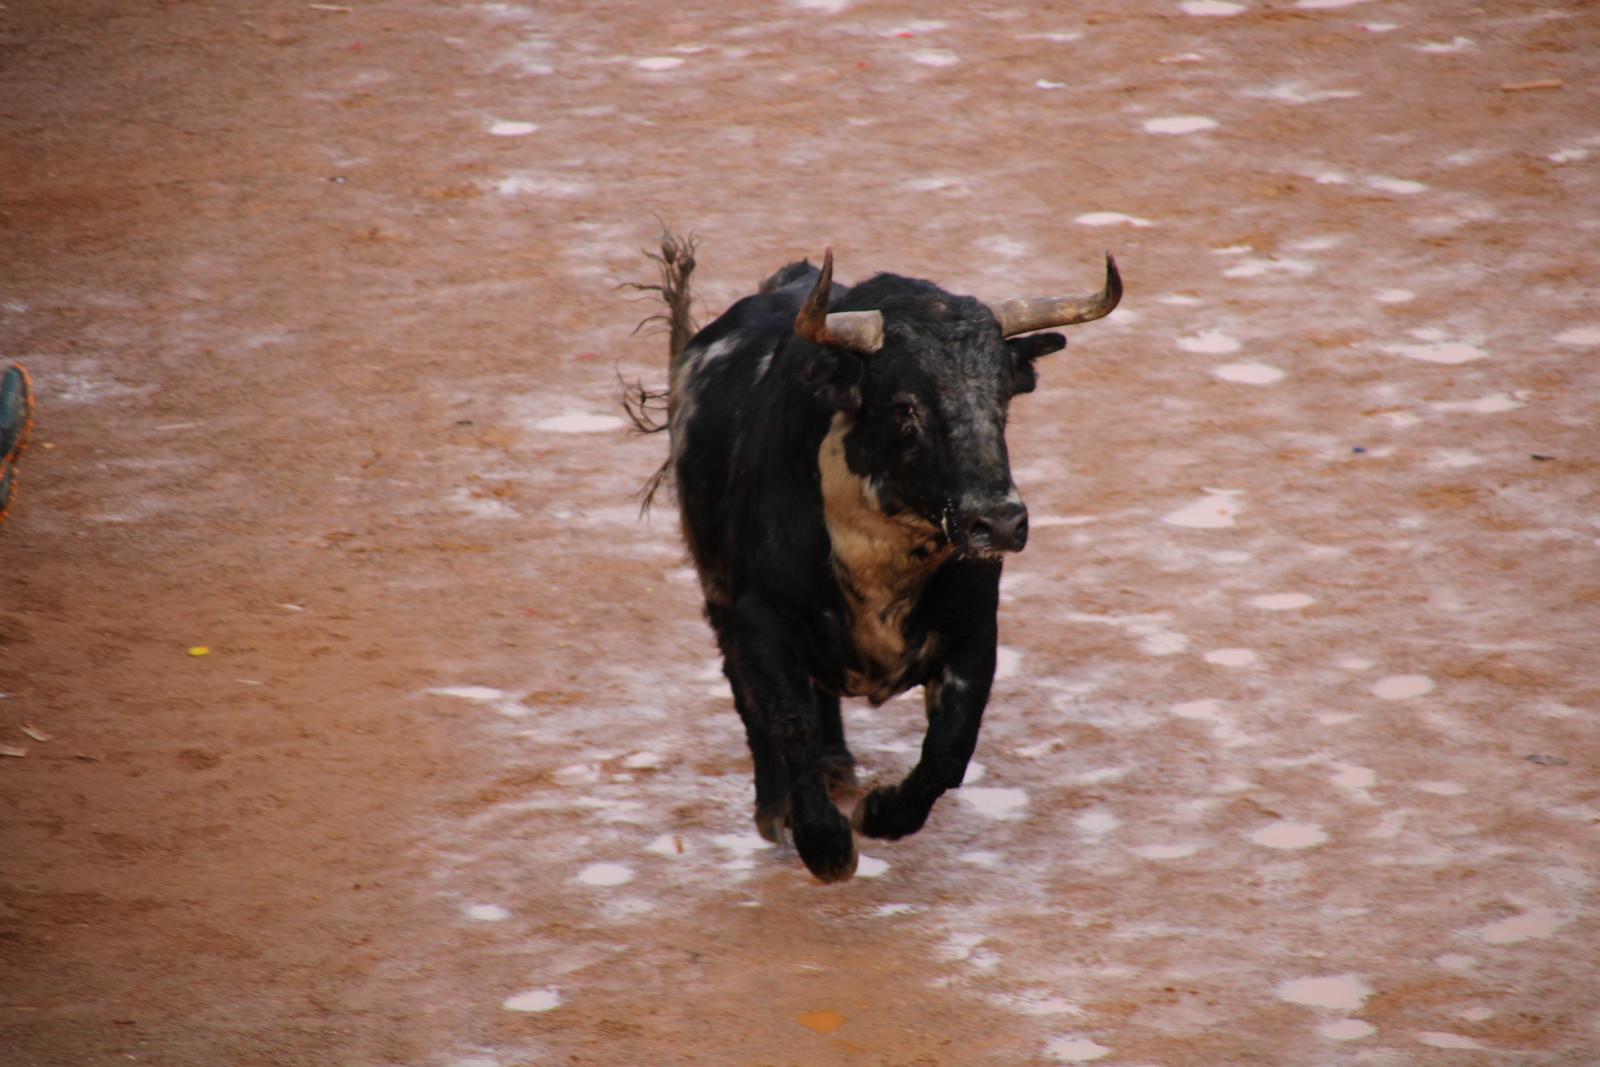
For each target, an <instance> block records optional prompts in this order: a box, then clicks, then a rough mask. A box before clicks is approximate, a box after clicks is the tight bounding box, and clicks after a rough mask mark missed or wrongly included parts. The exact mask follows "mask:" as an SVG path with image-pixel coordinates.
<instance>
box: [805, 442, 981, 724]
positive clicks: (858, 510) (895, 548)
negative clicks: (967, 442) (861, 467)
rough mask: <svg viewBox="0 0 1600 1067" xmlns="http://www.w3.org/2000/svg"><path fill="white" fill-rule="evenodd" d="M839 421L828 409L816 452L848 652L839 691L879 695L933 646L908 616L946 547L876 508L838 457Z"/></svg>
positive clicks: (915, 672) (901, 685) (909, 676)
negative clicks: (829, 421)
mask: <svg viewBox="0 0 1600 1067" xmlns="http://www.w3.org/2000/svg"><path fill="white" fill-rule="evenodd" d="M847 429H848V423H847V422H846V421H845V417H844V416H842V415H841V416H836V417H835V419H834V424H833V428H832V430H831V431H830V432H829V434H828V436H827V437H826V438H825V439H824V440H823V442H822V447H821V449H820V450H819V452H818V457H817V459H818V470H819V471H820V473H821V483H822V499H823V514H824V517H825V519H826V521H827V527H828V538H829V540H830V541H831V543H832V551H833V573H834V578H835V580H836V581H837V582H838V583H839V589H840V593H841V595H842V599H843V602H844V608H845V619H844V620H843V622H844V627H845V631H846V636H847V638H848V642H849V644H850V647H851V650H852V651H853V653H854V662H853V663H850V664H847V665H846V667H845V670H844V672H843V675H844V692H845V694H846V695H848V696H864V697H867V698H868V699H870V700H872V701H873V702H874V703H882V702H883V701H885V700H888V699H889V698H890V697H893V696H894V695H895V694H897V693H901V692H904V691H905V690H906V689H907V688H909V687H910V686H911V685H913V684H915V680H916V679H917V678H919V677H921V676H922V674H923V673H925V672H924V668H925V667H926V666H927V664H928V663H929V662H930V661H931V660H932V658H933V657H934V656H936V655H937V654H938V650H939V649H938V637H937V635H934V634H928V633H926V632H923V633H912V632H910V630H909V626H908V624H909V623H910V622H911V618H912V614H913V612H914V610H915V608H916V606H917V603H918V601H919V600H920V599H921V596H922V592H923V589H924V587H925V586H926V585H927V582H928V579H929V578H930V577H932V575H933V573H934V572H935V571H936V570H938V569H939V566H940V565H941V564H942V563H943V562H944V561H945V559H947V558H948V556H949V548H948V545H947V542H946V541H945V539H944V537H943V536H942V535H941V533H940V531H939V529H938V528H937V527H935V526H933V525H931V524H930V523H927V522H925V521H923V520H921V519H918V518H915V517H909V516H905V515H894V516H890V515H885V514H884V513H883V511H882V509H881V508H880V507H879V506H878V502H877V498H876V495H875V494H874V492H873V489H872V485H871V483H870V482H869V481H867V480H866V479H864V478H862V477H860V476H859V475H857V474H855V473H854V472H852V471H851V470H850V469H849V466H848V464H846V462H845V457H844V434H845V431H846V430H847Z"/></svg>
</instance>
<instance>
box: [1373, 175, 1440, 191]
mask: <svg viewBox="0 0 1600 1067" xmlns="http://www.w3.org/2000/svg"><path fill="white" fill-rule="evenodd" d="M1364 181H1365V182H1366V185H1367V187H1368V188H1370V189H1377V190H1378V191H1379V192H1384V193H1394V194H1395V195H1396V196H1415V195H1416V194H1418V193H1425V192H1427V191H1428V187H1427V186H1426V185H1424V184H1422V183H1421V182H1414V181H1411V180H1410V179H1408V178H1385V177H1383V176H1381V175H1379V176H1376V177H1372V178H1366V179H1364Z"/></svg>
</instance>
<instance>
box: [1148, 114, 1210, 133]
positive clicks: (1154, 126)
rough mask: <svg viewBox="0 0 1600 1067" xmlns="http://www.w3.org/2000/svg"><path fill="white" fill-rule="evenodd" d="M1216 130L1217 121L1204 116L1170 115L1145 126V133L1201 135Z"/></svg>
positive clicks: (1151, 121)
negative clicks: (1205, 131) (1204, 131)
mask: <svg viewBox="0 0 1600 1067" xmlns="http://www.w3.org/2000/svg"><path fill="white" fill-rule="evenodd" d="M1216 128H1217V120H1216V119H1208V118H1206V117H1205V116H1204V115H1168V116H1165V117H1163V118H1159V119H1150V120H1148V121H1146V122H1145V124H1144V132H1146V133H1166V134H1185V133H1200V132H1201V131H1203V130H1214V129H1216Z"/></svg>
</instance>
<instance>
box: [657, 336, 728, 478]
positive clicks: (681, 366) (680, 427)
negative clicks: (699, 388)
mask: <svg viewBox="0 0 1600 1067" xmlns="http://www.w3.org/2000/svg"><path fill="white" fill-rule="evenodd" d="M743 339H744V338H743V335H742V334H740V332H739V331H738V330H735V331H733V332H732V333H730V334H728V335H727V336H726V337H721V338H718V339H717V340H715V341H713V342H712V343H711V344H709V345H688V346H686V347H685V348H684V350H683V351H682V352H679V353H678V356H677V358H676V359H674V360H673V361H672V373H671V376H670V378H669V380H668V383H667V427H668V431H669V436H670V437H671V439H672V455H671V459H670V460H669V463H670V465H671V468H670V469H672V470H676V469H677V467H678V461H679V459H681V458H682V456H683V450H684V447H685V445H686V443H687V441H688V436H689V435H688V428H689V424H690V423H691V422H693V421H694V409H695V388H694V387H695V379H696V378H697V377H698V376H699V375H700V374H701V373H703V372H704V371H705V370H706V368H707V367H709V366H711V365H712V364H714V363H716V362H717V361H718V360H720V359H722V358H723V357H724V356H726V355H728V354H729V353H730V352H732V351H734V350H735V349H736V348H738V347H739V345H740V343H741V342H742V341H743Z"/></svg>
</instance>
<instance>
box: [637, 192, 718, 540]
mask: <svg viewBox="0 0 1600 1067" xmlns="http://www.w3.org/2000/svg"><path fill="white" fill-rule="evenodd" d="M657 221H659V220H657ZM696 243H697V242H696V240H695V236H694V234H692V233H691V234H690V235H689V236H687V237H681V236H679V235H677V234H675V233H672V232H670V231H668V230H667V229H666V228H665V227H664V226H663V227H662V233H661V251H660V252H659V253H656V252H650V251H646V252H645V255H646V256H647V257H648V258H650V259H652V260H654V261H655V263H656V265H657V267H658V269H659V270H660V274H661V281H660V283H659V284H656V285H648V284H645V283H642V282H629V283H628V284H627V286H626V287H627V288H629V289H638V290H640V291H641V292H648V293H660V294H661V300H662V303H664V304H666V310H664V311H660V312H657V313H656V314H654V315H651V316H649V317H648V318H646V319H645V320H644V321H643V322H641V323H639V325H638V326H636V327H635V328H634V332H636V333H637V332H638V331H639V330H641V329H643V328H644V327H646V326H658V325H665V326H666V328H667V348H668V353H667V354H668V362H667V366H668V367H669V368H670V367H672V366H673V365H675V364H676V363H677V361H678V356H679V355H680V354H681V353H682V352H683V350H684V349H685V348H687V347H688V346H689V339H690V338H691V337H693V336H694V335H695V334H696V333H697V332H698V331H699V329H700V327H699V324H697V323H696V322H695V321H694V314H693V311H692V309H691V304H692V297H691V294H690V292H689V276H690V275H691V274H693V273H694V249H695V244H696ZM620 384H621V385H622V410H623V411H624V412H626V413H627V416H628V421H629V422H631V423H632V424H633V429H634V432H635V433H641V434H645V433H660V432H661V431H662V430H665V429H667V427H668V425H669V420H668V415H669V396H668V391H667V390H665V389H660V390H657V389H649V388H646V387H645V385H644V384H643V383H642V382H629V381H626V380H621V381H620ZM670 466H671V461H670V460H668V461H667V462H665V463H662V464H661V466H660V468H659V469H657V471H656V472H655V474H653V475H651V477H650V479H649V481H647V482H646V483H645V484H644V487H643V488H642V489H641V490H640V495H641V496H642V497H643V503H642V505H641V506H640V508H639V510H640V512H641V513H643V512H645V511H648V510H649V509H650V504H651V502H652V501H653V500H654V499H655V495H656V491H657V490H658V489H660V488H661V486H662V485H663V484H665V483H666V482H667V480H668V479H669V478H670V477H671V471H670Z"/></svg>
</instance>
